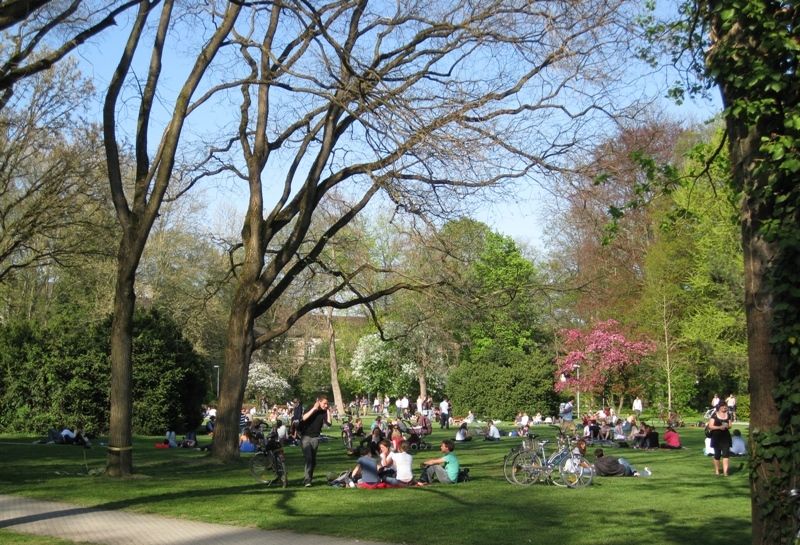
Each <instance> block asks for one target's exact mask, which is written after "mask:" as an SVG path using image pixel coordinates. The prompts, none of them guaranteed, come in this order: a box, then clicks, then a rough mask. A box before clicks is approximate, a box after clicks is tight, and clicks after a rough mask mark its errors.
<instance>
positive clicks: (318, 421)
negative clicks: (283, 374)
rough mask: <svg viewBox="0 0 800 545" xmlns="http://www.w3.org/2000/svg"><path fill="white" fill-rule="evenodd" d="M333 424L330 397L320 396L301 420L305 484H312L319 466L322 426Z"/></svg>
mask: <svg viewBox="0 0 800 545" xmlns="http://www.w3.org/2000/svg"><path fill="white" fill-rule="evenodd" d="M330 425H331V410H330V407H329V405H328V398H327V397H325V396H320V397H318V398H317V401H316V402H315V403H314V406H313V407H311V408H310V409H309V410H308V411H306V412H305V413H303V419H302V421H301V422H300V433H301V436H300V446H301V448H302V449H303V458H304V460H305V475H304V477H303V485H304V486H311V482H312V481H313V480H314V468H315V467H316V466H317V449H318V448H319V436H320V435H321V434H322V426H330Z"/></svg>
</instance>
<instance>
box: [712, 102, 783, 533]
mask: <svg viewBox="0 0 800 545" xmlns="http://www.w3.org/2000/svg"><path fill="white" fill-rule="evenodd" d="M723 96H725V89H723ZM728 99H730V97H728ZM762 122H766V119H762ZM767 134H769V128H768V127H766V126H759V127H749V126H746V125H744V124H743V123H737V122H736V121H735V120H731V119H728V136H729V138H730V142H731V146H730V150H731V151H730V157H731V164H732V166H733V180H734V183H735V185H736V187H737V188H740V189H741V190H742V191H743V194H744V195H746V197H745V198H744V200H743V202H742V211H741V219H742V245H743V250H744V271H745V314H746V317H747V347H748V360H749V368H750V461H751V496H752V503H751V511H752V527H753V541H752V542H753V544H756V545H762V544H765V543H778V542H779V541H777V540H776V536H777V534H776V532H779V528H780V527H781V526H782V525H783V524H782V522H781V521H780V516H781V515H780V513H779V512H775V516H776V517H778V518H772V517H770V516H768V515H767V514H766V513H765V512H764V511H763V505H764V504H765V503H768V502H770V501H771V499H770V498H771V497H772V496H773V494H774V492H775V491H774V490H772V487H773V486H774V485H772V484H771V483H770V480H771V479H773V478H775V477H776V476H779V475H780V474H781V468H780V463H779V460H778V459H777V458H776V457H775V456H774V455H773V454H771V453H769V452H765V449H764V446H763V445H762V444H761V443H760V442H759V441H757V440H753V439H754V438H757V437H758V436H759V435H761V434H764V433H770V432H775V431H776V430H777V429H778V428H779V422H778V408H777V406H776V402H775V398H774V392H775V388H776V386H777V385H778V376H779V368H780V358H778V357H777V355H776V354H775V353H774V352H773V347H772V343H771V342H770V339H771V337H772V335H773V333H774V331H773V327H774V323H773V318H774V316H773V312H774V308H773V303H774V301H773V296H772V293H771V290H770V287H769V284H768V278H769V275H770V267H771V266H772V264H774V263H775V260H776V257H777V255H778V248H777V246H776V244H775V243H769V242H767V241H766V240H765V239H764V237H763V235H762V234H761V233H760V229H761V228H762V226H763V223H764V221H766V220H769V219H771V217H772V210H771V207H770V204H769V203H770V201H769V200H768V199H765V198H764V195H763V188H764V186H765V184H766V182H767V180H766V179H761V178H759V177H757V176H755V175H754V173H753V172H754V167H755V163H756V162H757V161H759V160H760V159H761V152H760V149H759V148H760V143H761V137H762V135H767ZM761 176H762V177H763V176H765V174H762V175H761Z"/></svg>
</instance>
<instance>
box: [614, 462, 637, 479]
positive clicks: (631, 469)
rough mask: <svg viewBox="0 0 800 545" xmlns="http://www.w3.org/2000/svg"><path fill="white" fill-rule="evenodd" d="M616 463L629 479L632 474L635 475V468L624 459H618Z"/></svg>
mask: <svg viewBox="0 0 800 545" xmlns="http://www.w3.org/2000/svg"><path fill="white" fill-rule="evenodd" d="M617 461H618V462H619V465H621V466H622V467H624V468H625V476H626V477H630V476H631V475H633V474H634V473H636V468H635V467H633V466H632V465H631V463H630V462H629V461H628V460H626V459H625V458H618V459H617Z"/></svg>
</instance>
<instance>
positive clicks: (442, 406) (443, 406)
mask: <svg viewBox="0 0 800 545" xmlns="http://www.w3.org/2000/svg"><path fill="white" fill-rule="evenodd" d="M439 427H440V428H441V429H443V430H444V429H448V430H449V429H450V401H448V399H447V398H446V397H445V398H444V399H443V400H442V402H441V403H439Z"/></svg>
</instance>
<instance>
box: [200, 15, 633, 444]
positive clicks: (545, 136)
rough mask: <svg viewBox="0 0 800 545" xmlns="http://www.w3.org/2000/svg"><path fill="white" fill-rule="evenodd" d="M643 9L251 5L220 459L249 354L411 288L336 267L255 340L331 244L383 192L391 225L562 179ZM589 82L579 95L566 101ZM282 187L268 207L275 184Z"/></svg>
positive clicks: (233, 429)
mask: <svg viewBox="0 0 800 545" xmlns="http://www.w3.org/2000/svg"><path fill="white" fill-rule="evenodd" d="M633 7H634V6H633V3H628V2H626V1H624V0H619V1H616V2H606V1H597V2H594V1H589V2H581V3H579V4H576V3H568V4H553V5H552V6H550V9H548V10H547V11H542V10H540V9H539V6H538V5H535V4H519V3H516V2H509V1H507V0H493V1H491V2H488V3H484V4H480V5H477V4H462V3H460V2H452V1H448V0H442V1H437V2H435V3H433V4H431V5H426V6H424V7H422V6H421V5H420V4H418V3H415V2H405V1H403V2H400V3H399V4H397V5H396V6H395V9H394V11H393V12H392V13H391V14H385V13H381V12H380V10H379V9H377V8H374V7H373V6H372V5H371V4H370V3H369V2H368V1H367V0H361V1H352V2H348V3H346V4H341V3H340V2H332V3H323V4H319V5H314V6H310V5H307V4H304V3H301V2H294V1H288V2H280V3H275V4H266V5H265V4H255V3H254V4H253V9H255V10H257V12H258V14H257V16H254V17H253V18H252V19H250V21H252V22H253V26H252V27H248V28H243V29H241V31H240V32H239V35H238V37H237V41H238V42H239V45H240V49H239V51H240V52H241V54H242V56H243V60H244V63H243V64H242V66H243V67H244V66H246V67H247V68H248V70H249V72H247V73H243V74H241V77H242V80H243V81H244V82H245V83H244V84H243V85H242V86H241V88H240V90H241V96H242V101H241V107H240V113H241V116H242V117H241V122H240V123H239V132H238V135H235V136H232V137H231V139H230V141H229V143H230V145H228V143H223V145H221V146H220V149H223V150H226V149H230V148H231V145H233V144H235V145H236V146H237V147H238V150H239V151H241V152H242V154H243V161H234V160H230V159H229V160H227V161H226V163H225V164H226V165H227V166H228V168H229V170H230V171H231V172H233V173H234V174H235V175H236V176H240V177H241V178H242V179H243V180H245V181H246V183H247V184H248V187H249V190H250V197H249V201H248V208H247V211H246V217H245V220H244V225H243V229H242V248H243V252H242V253H243V259H242V262H241V265H240V266H238V268H237V275H238V276H237V279H238V282H239V286H238V289H237V292H236V295H235V296H234V302H233V307H232V312H231V318H230V321H229V324H228V348H227V351H226V357H225V370H224V376H223V379H222V399H221V400H220V401H221V402H220V407H219V411H218V424H217V426H218V431H215V443H216V444H215V449H214V456H216V457H219V458H221V459H229V458H234V457H238V448H237V447H236V435H237V433H238V430H237V423H236V415H237V414H238V411H239V407H240V404H241V402H242V396H243V392H244V387H245V381H246V377H247V373H246V370H247V366H248V365H249V361H250V355H251V354H252V352H253V350H254V349H255V348H257V347H258V346H261V345H263V344H264V343H266V342H269V340H270V339H272V338H274V337H275V336H277V335H280V334H281V333H283V332H284V331H286V330H287V328H288V327H290V326H291V324H292V323H293V322H294V321H296V320H297V319H298V318H299V317H300V316H302V315H303V314H305V313H307V312H310V311H311V310H314V309H316V308H322V307H328V306H334V307H339V308H343V307H348V306H352V305H356V304H364V303H369V302H371V301H374V300H376V299H377V298H379V297H381V296H383V295H386V294H389V293H392V292H394V291H396V290H398V289H400V288H402V287H403V286H404V285H406V286H408V285H412V284H413V283H408V282H405V283H404V282H403V281H399V282H397V283H395V284H393V285H391V286H388V287H386V288H383V289H379V290H378V291H376V292H372V293H363V292H360V291H359V290H357V289H356V290H354V289H352V288H353V284H354V279H355V278H356V277H357V273H360V272H362V271H364V270H366V268H362V269H359V268H356V269H351V270H348V271H336V270H335V269H332V268H331V269H330V270H331V271H333V272H334V274H335V275H337V276H338V277H339V278H340V279H341V281H340V283H339V284H338V285H337V287H336V288H334V289H331V290H325V291H323V292H320V293H318V294H317V296H316V297H312V298H309V299H308V300H307V302H305V303H303V304H301V305H298V306H297V307H296V312H294V313H292V314H291V315H290V316H289V317H288V318H287V319H286V320H285V321H284V323H283V324H282V325H278V326H275V327H270V328H269V330H268V331H265V332H264V333H259V335H258V336H256V335H254V333H253V331H254V324H255V321H256V319H257V318H258V317H259V316H261V315H263V314H264V313H265V312H267V311H268V310H269V309H270V307H272V306H273V305H275V304H276V302H277V301H278V300H279V299H280V298H281V296H282V295H283V294H284V293H285V292H286V291H287V289H288V288H289V287H290V286H291V284H292V282H293V281H294V280H295V279H296V278H297V276H298V275H299V274H300V273H302V272H304V271H307V270H309V269H312V270H313V269H314V268H315V267H319V266H321V265H319V260H320V255H321V253H322V251H323V249H324V248H325V246H326V245H327V244H328V242H329V241H330V240H332V239H333V238H334V237H335V235H336V234H337V233H338V232H339V231H341V229H342V228H343V227H344V226H345V225H346V224H347V223H348V222H349V221H351V220H352V218H353V217H355V215H356V214H358V213H359V212H360V211H361V210H362V209H363V208H364V207H366V205H367V203H369V201H370V200H371V199H372V198H373V196H375V195H377V194H378V193H379V192H383V193H384V194H385V195H386V196H387V197H388V198H389V199H391V200H392V201H393V202H394V203H396V205H397V207H398V211H413V212H414V213H426V212H430V213H438V214H441V213H442V209H443V208H444V209H446V208H449V207H452V205H454V204H456V203H457V202H458V201H457V199H456V198H455V197H463V196H465V195H468V194H471V193H474V192H475V191H476V190H478V189H480V188H482V187H485V186H488V185H494V184H499V183H501V182H503V181H507V180H513V179H520V178H524V177H527V176H530V175H533V174H534V173H547V172H550V171H553V170H558V169H560V168H562V166H563V164H562V160H563V159H564V157H565V156H566V155H568V154H570V153H573V152H575V153H579V152H580V151H581V146H582V144H583V143H584V138H585V137H586V136H587V135H586V134H585V133H584V130H585V129H586V128H587V127H590V126H596V125H594V124H595V123H603V122H605V121H606V120H607V119H608V117H607V116H608V115H609V114H611V115H614V114H615V113H618V112H619V109H617V107H616V105H615V104H614V102H613V100H611V98H610V95H609V94H608V92H609V91H610V90H611V87H609V86H608V84H609V82H610V79H608V78H607V77H606V76H609V75H611V74H612V73H613V72H614V71H615V70H621V69H622V64H615V63H616V62H617V61H616V60H617V59H622V58H625V57H626V56H627V55H626V53H625V52H626V51H630V49H629V46H630V43H629V42H628V41H626V38H629V37H630V35H627V34H625V33H622V32H618V31H619V29H621V28H626V27H627V26H628V25H629V23H630V21H631V19H629V17H630V16H631V15H632V10H631V8H633ZM262 23H264V24H262ZM610 62H611V63H612V64H609V63H610ZM584 76H586V77H584ZM578 82H579V85H580V87H581V93H575V94H569V93H568V92H567V90H568V89H570V88H573V87H574V86H575V85H578ZM543 90H549V91H543ZM567 95H569V96H567ZM285 105H290V107H289V109H288V110H287V108H285V107H282V106H285ZM287 111H291V112H293V113H294V115H292V116H287V115H286V114H285V112H287ZM542 127H548V129H547V130H546V131H544V132H542V131H541V128H542ZM532 133H536V134H542V138H537V139H534V140H532V139H531V136H530V135H531V134H532ZM219 156H220V158H223V154H222V153H220V154H219ZM240 164H243V167H244V168H243V169H240V168H239V167H238V165H240ZM267 172H269V173H270V176H269V177H267V176H265V174H266V173H267ZM278 172H281V173H282V177H281V178H279V176H278ZM278 179H280V180H281V181H280V182H279V183H280V184H281V185H279V186H278V187H276V188H274V189H275V191H274V195H275V196H276V198H275V200H274V203H273V204H271V205H267V204H266V196H267V191H266V190H267V186H265V183H266V182H274V181H276V180H278ZM343 186H346V187H347V190H346V191H345V190H342V192H341V194H342V195H346V196H347V197H348V199H349V201H350V206H349V207H348V208H347V209H345V210H344V211H343V213H342V214H341V215H340V216H339V217H338V218H337V219H335V220H334V221H332V222H331V223H329V224H328V226H327V229H326V230H325V232H324V234H323V236H321V237H319V238H314V239H309V238H307V235H308V233H309V226H310V225H311V220H312V218H313V217H314V214H315V211H316V210H317V207H318V206H319V205H320V203H321V202H323V201H324V200H325V199H327V198H330V196H331V195H332V190H333V189H335V188H340V187H343ZM343 294H347V295H346V296H343Z"/></svg>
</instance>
